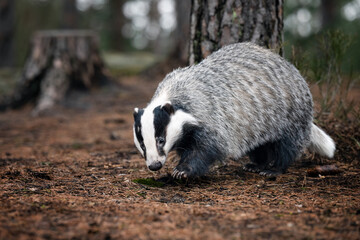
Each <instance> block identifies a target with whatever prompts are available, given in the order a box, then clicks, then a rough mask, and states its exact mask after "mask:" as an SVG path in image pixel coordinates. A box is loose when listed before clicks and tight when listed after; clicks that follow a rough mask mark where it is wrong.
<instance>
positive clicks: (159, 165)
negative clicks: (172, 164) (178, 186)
mask: <svg viewBox="0 0 360 240" xmlns="http://www.w3.org/2000/svg"><path fill="white" fill-rule="evenodd" d="M160 168H162V163H161V162H153V163H152V164H150V165H149V169H150V170H151V171H157V170H159V169H160Z"/></svg>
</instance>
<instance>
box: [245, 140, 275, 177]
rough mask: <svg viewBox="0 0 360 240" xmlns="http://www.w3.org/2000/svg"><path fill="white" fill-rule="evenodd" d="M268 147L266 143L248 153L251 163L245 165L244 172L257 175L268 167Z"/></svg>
mask: <svg viewBox="0 0 360 240" xmlns="http://www.w3.org/2000/svg"><path fill="white" fill-rule="evenodd" d="M269 145H271V144H270V143H266V144H264V145H261V146H259V147H257V148H255V149H254V150H252V151H250V152H249V154H248V155H249V158H250V160H251V163H248V164H245V166H244V170H245V171H248V172H255V173H259V172H261V171H262V170H264V169H265V167H266V166H267V165H268V158H269V157H268V152H269V148H270V147H271V146H269Z"/></svg>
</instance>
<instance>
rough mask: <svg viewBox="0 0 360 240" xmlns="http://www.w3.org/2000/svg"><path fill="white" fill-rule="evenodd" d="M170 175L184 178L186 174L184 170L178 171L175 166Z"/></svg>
mask: <svg viewBox="0 0 360 240" xmlns="http://www.w3.org/2000/svg"><path fill="white" fill-rule="evenodd" d="M171 176H172V177H173V178H175V179H184V178H187V174H186V173H185V172H184V171H179V170H177V169H176V168H174V170H173V172H172V174H171Z"/></svg>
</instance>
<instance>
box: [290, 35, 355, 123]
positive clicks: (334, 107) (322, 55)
mask: <svg viewBox="0 0 360 240" xmlns="http://www.w3.org/2000/svg"><path fill="white" fill-rule="evenodd" d="M352 43H353V38H352V37H351V36H350V35H347V34H345V33H343V32H342V31H340V30H334V31H327V32H325V33H323V34H321V35H319V36H318V37H317V44H316V46H317V50H316V51H315V54H310V53H309V52H304V51H301V49H296V48H294V47H293V51H292V57H291V61H292V62H293V63H294V65H295V66H296V67H297V68H298V69H299V70H300V72H301V73H302V75H303V76H305V77H306V78H307V79H308V80H309V81H312V82H315V83H316V85H317V86H318V88H319V93H320V95H321V101H320V111H319V112H318V114H317V116H316V117H318V118H320V117H321V116H322V115H328V114H330V113H332V114H333V115H334V116H335V117H336V118H338V119H340V120H347V119H348V118H349V116H350V115H353V116H355V115H358V114H359V113H358V111H359V110H358V109H356V108H355V103H354V101H353V100H352V101H350V100H348V99H349V91H350V90H351V88H352V87H353V86H354V85H355V84H356V82H358V81H359V77H354V76H353V74H352V72H350V73H348V72H347V71H344V65H346V67H347V68H348V67H349V65H351V64H352V62H351V61H347V60H348V59H347V58H346V53H347V51H348V49H349V48H351V47H352Z"/></svg>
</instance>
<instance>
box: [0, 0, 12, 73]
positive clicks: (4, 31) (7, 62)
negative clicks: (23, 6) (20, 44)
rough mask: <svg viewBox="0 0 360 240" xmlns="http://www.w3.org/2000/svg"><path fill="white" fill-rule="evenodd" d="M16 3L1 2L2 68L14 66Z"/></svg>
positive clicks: (3, 0) (0, 0) (0, 57)
mask: <svg viewBox="0 0 360 240" xmlns="http://www.w3.org/2000/svg"><path fill="white" fill-rule="evenodd" d="M14 10H15V1H13V0H0V67H11V66H12V64H13V60H14V59H13V39H14V37H13V35H14Z"/></svg>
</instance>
